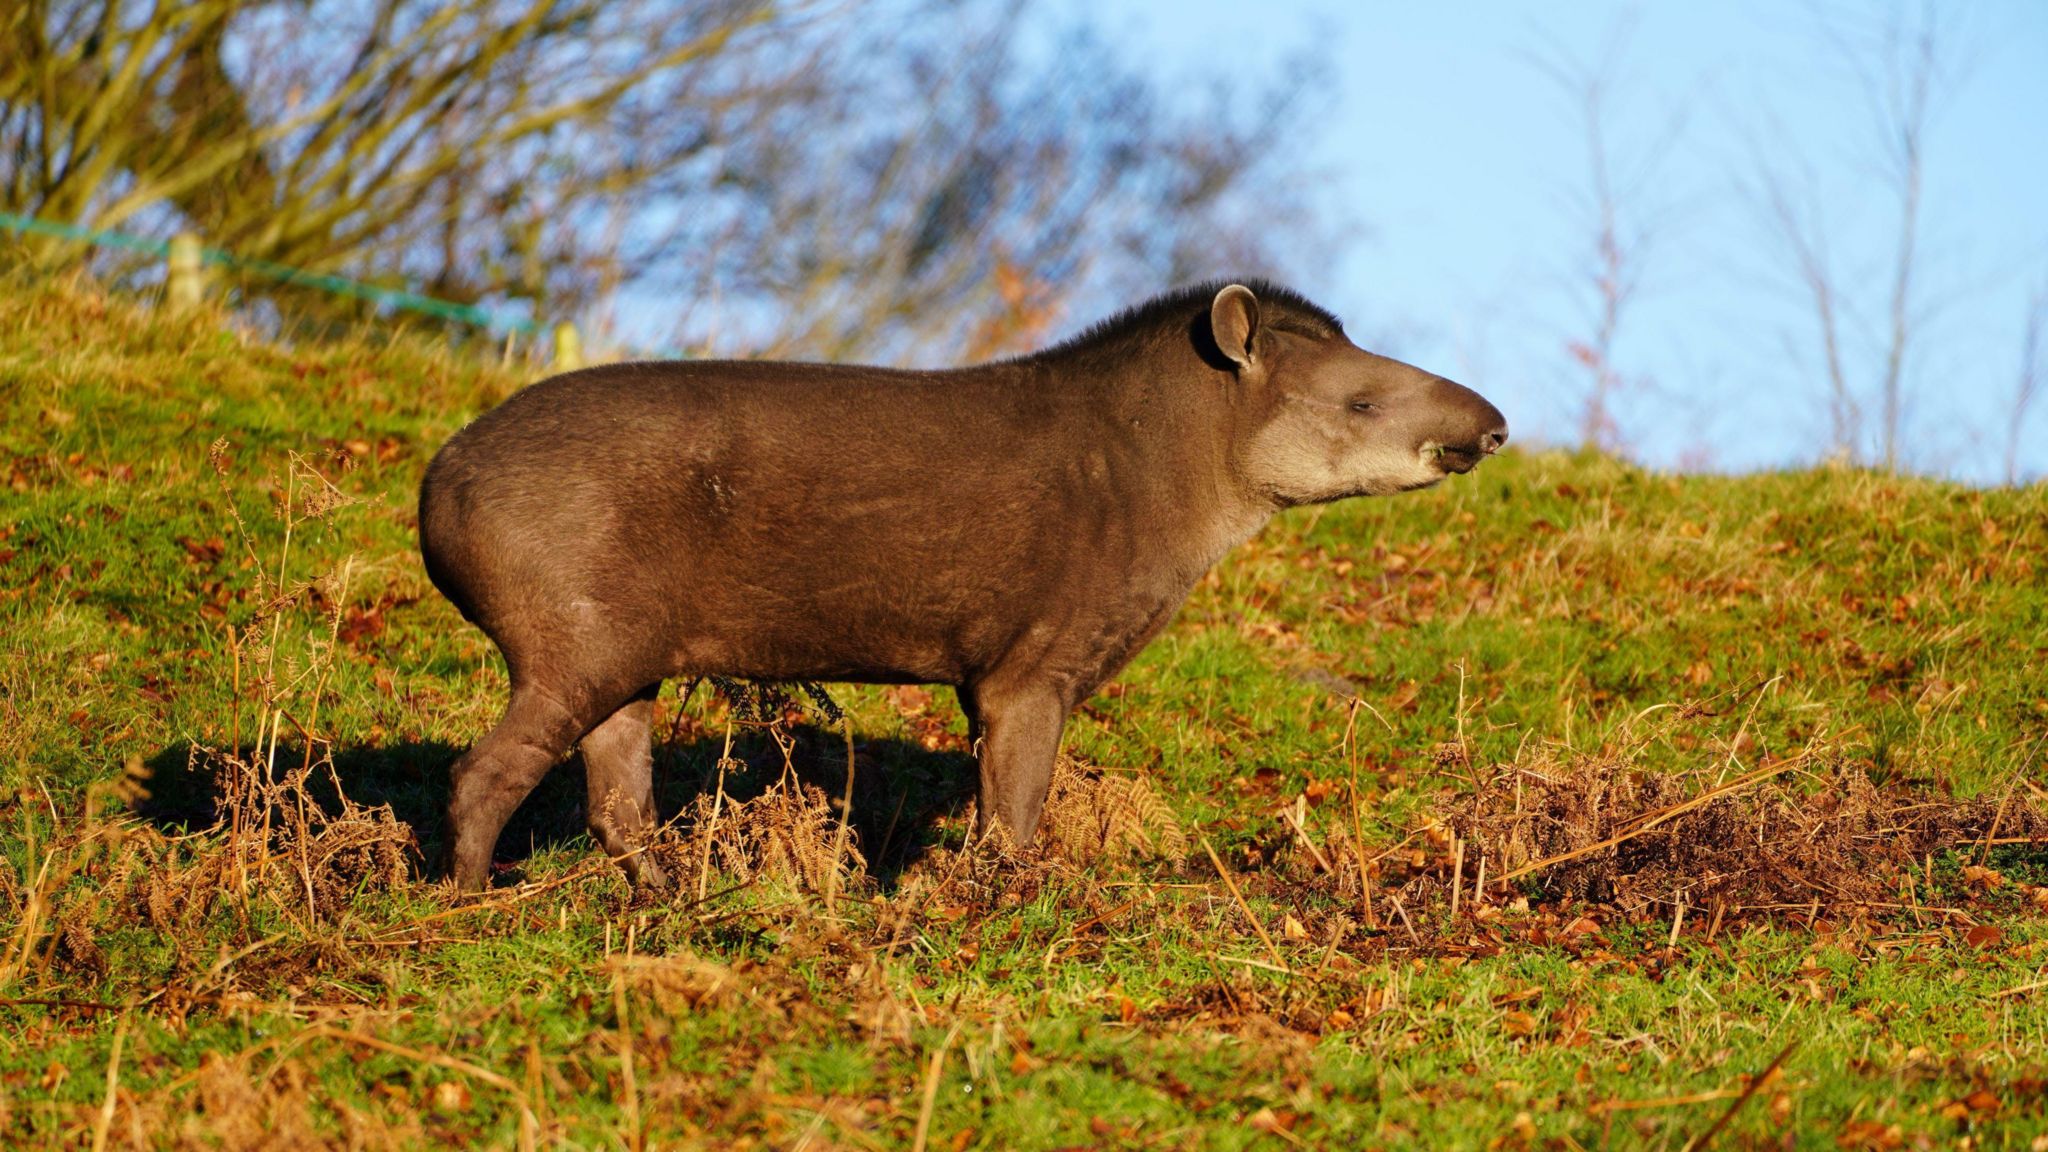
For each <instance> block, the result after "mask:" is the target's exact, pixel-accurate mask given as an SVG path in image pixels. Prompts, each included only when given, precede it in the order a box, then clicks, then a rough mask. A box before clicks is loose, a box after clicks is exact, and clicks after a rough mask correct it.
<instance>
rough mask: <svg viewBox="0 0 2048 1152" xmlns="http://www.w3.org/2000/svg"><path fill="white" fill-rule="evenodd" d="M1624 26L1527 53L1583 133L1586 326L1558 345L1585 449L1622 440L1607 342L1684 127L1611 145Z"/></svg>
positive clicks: (1627, 29) (1653, 233) (1676, 123)
mask: <svg viewBox="0 0 2048 1152" xmlns="http://www.w3.org/2000/svg"><path fill="white" fill-rule="evenodd" d="M1631 31H1632V25H1631V24H1630V22H1628V21H1623V22H1621V23H1619V24H1617V25H1616V26H1615V28H1614V30H1613V31H1612V33H1611V34H1610V35H1609V37H1608V42H1607V45H1606V46H1605V48H1604V49H1603V50H1602V51H1601V53H1600V56H1599V58H1598V59H1597V60H1594V61H1591V62H1588V61H1586V60H1583V59H1580V58H1578V57H1575V56H1573V55H1571V54H1570V53H1568V52H1566V51H1564V50H1562V49H1559V48H1553V49H1551V50H1550V52H1549V53H1548V54H1546V55H1543V56H1539V57H1537V58H1536V64H1537V66H1538V67H1539V68H1541V69H1542V71H1543V72H1544V73H1545V74H1546V75H1547V76H1548V77H1549V78H1550V79H1551V80H1552V81H1553V82H1554V83H1555V84H1556V85H1557V87H1558V90H1559V91H1560V92H1561V93H1562V94H1563V95H1564V97H1565V98H1566V99H1568V100H1569V101H1570V102H1571V104H1572V106H1573V109H1574V111H1575V113H1576V115H1577V117H1578V119H1579V122H1580V130H1581V131H1582V132H1583V134H1584V135H1583V139H1584V144H1585V152H1586V155H1585V161H1586V167H1585V170H1584V172H1583V176H1584V179H1585V185H1584V187H1583V188H1579V189H1576V190H1575V191H1574V192H1573V194H1572V196H1571V209H1572V212H1573V215H1574V216H1575V217H1577V218H1578V221H1579V223H1580V224H1581V226H1582V227H1583V228H1584V229H1585V235H1586V236H1587V237H1588V238H1589V240H1590V243H1589V244H1588V245H1587V247H1586V250H1585V251H1584V252H1583V254H1582V260H1583V263H1581V264H1580V265H1578V268H1577V270H1576V271H1575V278H1574V282H1573V286H1572V294H1573V296H1574V297H1575V298H1576V300H1577V303H1578V304H1579V307H1580V309H1581V311H1582V312H1583V314H1584V325H1585V326H1584V329H1583V330H1582V332H1581V333H1580V334H1579V335H1576V336H1573V337H1570V338H1568V339H1567V341H1566V344H1565V350H1566V352H1567V353H1568V354H1569V355H1570V356H1571V358H1572V361H1573V362H1574V363H1575V364H1576V365H1578V367H1579V368H1580V369H1581V370H1583V372H1584V373H1585V377H1586V380H1585V388H1584V391H1583V394H1582V398H1581V400H1580V404H1579V414H1578V418H1577V423H1578V433H1579V443H1580V444H1581V445H1583V446H1584V447H1587V448H1606V449H1615V448H1619V447H1620V446H1621V439H1622V433H1621V427H1620V424H1619V421H1618V419H1617V417H1616V414H1615V404H1616V399H1617V395H1618V394H1619V393H1620V392H1621V391H1622V389H1623V387H1624V385H1625V383H1626V381H1625V378H1624V376H1623V374H1622V372H1621V370H1620V368H1619V366H1618V365H1617V363H1616V346H1617V344H1618V342H1619V340H1620V338H1621V334H1622V331H1623V327H1624V323H1625V321H1626V320H1627V319H1628V316H1629V314H1630V312H1631V309H1632V307H1633V305H1634V304H1635V302H1636V299H1637V296H1638V293H1639V292H1640V291H1641V289H1642V285H1643V278H1644V275H1645V273H1646V271H1647V269H1648V267H1649V262H1650V259H1651V256H1652V253H1653V250H1654V249H1655V246H1656V242H1657V239H1658V232H1659V229H1660V227H1661V225H1662V223H1663V221H1662V218H1661V209H1660V208H1659V207H1658V206H1656V205H1655V204H1653V203H1652V202H1651V201H1652V197H1653V196H1654V191H1653V185H1654V184H1655V183H1656V182H1657V180H1658V179H1659V177H1660V175H1661V171H1662V168H1663V165H1664V162H1665V160H1666V159H1667V158H1668V156H1669V152H1670V149H1671V147H1672V145H1673V144H1674V143H1675V142H1676V141H1677V140H1678V139H1679V138H1680V136H1681V134H1682V129H1683V126H1684V122H1683V119H1682V117H1679V116H1674V117H1673V118H1672V119H1671V121H1670V122H1669V123H1667V124H1665V125H1663V126H1662V130H1661V131H1660V132H1658V133H1657V134H1656V135H1655V136H1654V137H1652V138H1651V139H1650V141H1649V143H1648V144H1647V145H1643V144H1636V143H1626V144H1617V141H1616V139H1615V130H1614V124H1613V120H1612V115H1613V109H1614V101H1615V98H1616V92H1617V90H1618V89H1619V88H1620V87H1621V84H1622V79H1621V75H1622V64H1623V62H1624V60H1625V58H1626V53H1627V46H1628V41H1629V36H1630V33H1631Z"/></svg>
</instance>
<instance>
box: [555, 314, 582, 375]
mask: <svg viewBox="0 0 2048 1152" xmlns="http://www.w3.org/2000/svg"><path fill="white" fill-rule="evenodd" d="M581 367H583V336H582V335H581V334H580V333H578V332H577V331H576V325H574V324H571V323H569V322H568V321H567V320H564V321H562V322H561V323H560V324H557V325H555V363H554V369H555V371H557V372H574V371H575V370H576V369H578V368H581Z"/></svg>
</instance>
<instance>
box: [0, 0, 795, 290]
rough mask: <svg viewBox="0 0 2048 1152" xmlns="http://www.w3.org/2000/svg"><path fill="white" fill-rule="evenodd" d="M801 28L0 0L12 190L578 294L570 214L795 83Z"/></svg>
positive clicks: (584, 15) (585, 4)
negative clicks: (661, 112)
mask: <svg viewBox="0 0 2048 1152" xmlns="http://www.w3.org/2000/svg"><path fill="white" fill-rule="evenodd" d="M809 18H810V13H809V12H808V11H807V10H806V9H804V8H802V7H798V8H796V9H795V10H791V9H790V8H789V7H787V6H778V5H773V4H769V3H766V2H764V0H729V2H725V3H709V4H690V5H676V4H667V3H660V2H658V0H454V2H449V3H442V2H438V0H374V2H372V3H364V4H357V3H323V2H319V0H313V2H310V3H291V4H278V3H261V2H254V0H188V2H186V3H180V4H159V3H144V2H141V0H57V2H55V3H48V2H38V0H0V29H4V33H0V35H4V37H5V39H6V40H7V42H8V43H9V44H10V45H11V46H12V49H13V50H12V51H10V52H9V53H7V54H5V55H4V56H0V189H4V191H0V197H4V202H5V203H6V205H7V206H8V207H10V208H12V209H13V210H16V211H24V212H30V213H34V214H37V215H41V216H44V217H47V218H52V219H56V220H60V221H65V222H73V223H83V224H91V225H95V226H99V227H130V228H140V229H141V230H144V231H166V230H169V229H170V228H173V227H190V228H196V229H198V230H200V231H202V232H203V233H204V234H205V235H206V236H207V238H208V239H209V240H210V241H211V242H212V243H214V244H217V245H220V246H223V247H226V248H230V249H232V250H234V251H235V252H236V253H238V254H240V255H242V256H245V257H249V258H252V259H258V260H266V261H273V262H277V263H280V264H286V265H291V266H296V267H300V268H306V269H310V270H314V271H329V270H335V271H347V272H349V273H351V274H353V275H356V276H359V277H365V278H389V279H399V280H405V281H411V282H413V283H417V284H420V285H422V286H424V287H426V288H427V289H428V290H430V291H432V292H435V293H437V294H439V295H443V296H449V297H454V298H457V299H465V300H474V299H477V298H481V297H484V296H487V295H520V296H525V297H528V298H531V299H534V300H535V301H536V302H537V303H540V304H547V303H549V302H551V298H552V297H555V296H568V297H570V298H575V297H578V296H581V295H586V294H587V293H588V290H589V283H590V282H591V281H592V280H593V279H594V277H595V274H596V269H594V268H592V267H591V266H590V264H589V263H587V262H586V261H584V260H581V259H578V258H577V255H578V250H579V249H580V248H581V245H580V244H579V243H578V240H579V239H580V237H579V236H578V235H577V232H578V230H577V229H575V228H573V227H562V226H560V225H561V223H562V222H563V221H564V219H565V218H567V219H568V220H570V221H573V220H574V219H575V217H576V216H577V215H578V214H579V213H582V212H587V211H590V210H591V206H593V205H597V204H602V203H603V202H604V201H606V200H607V199H610V198H617V197H620V196H626V195H636V194H644V193H646V192H647V191H648V190H650V189H651V188H653V187H656V186H658V185H659V184H660V183H661V180H662V174H663V173H668V172H673V171H677V170H679V169H683V168H686V167H687V166H688V165H689V164H690V163H691V162H692V161H693V160H695V159H697V158H699V157H701V156H702V155H703V154H704V153H705V152H706V151H707V150H709V149H711V148H713V147H715V146H716V145H717V144H718V143H719V142H720V141H721V140H722V139H724V138H725V137H727V136H728V135H729V134H730V133H731V132H733V131H736V130H738V128H739V127H740V126H741V125H743V124H744V122H745V120H746V118H747V116H748V115H749V114H750V113H751V112H752V111H753V110H754V107H755V106H756V105H757V104H758V103H759V101H760V100H761V98H762V97H763V96H764V94H766V93H768V92H771V91H780V90H781V89H782V87H783V86H784V85H786V84H788V83H790V82H791V80H792V78H791V75H790V72H791V71H794V70H800V68H801V66H802V63H803V61H802V59H801V56H800V55H799V54H796V53H790V52H786V51H783V50H782V49H781V47H780V46H779V44H778V43H777V38H778V37H786V36H788V35H790V34H791V32H792V30H795V29H799V28H800V27H801V26H802V24H803V22H804V21H805V20H806V19H809ZM654 100H659V101H661V102H662V103H663V104H664V105H666V107H667V115H666V117H665V118H661V119H657V118H656V117H654V116H652V115H649V114H648V113H649V112H650V111H651V108H650V105H649V102H650V101H654ZM59 255H62V254H59ZM599 262H600V263H601V261H599Z"/></svg>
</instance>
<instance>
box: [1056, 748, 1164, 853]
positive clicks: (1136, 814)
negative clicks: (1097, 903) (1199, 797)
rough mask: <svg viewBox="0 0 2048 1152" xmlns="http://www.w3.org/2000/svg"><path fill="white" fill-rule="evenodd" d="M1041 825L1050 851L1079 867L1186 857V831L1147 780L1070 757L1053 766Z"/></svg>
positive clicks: (1061, 759)
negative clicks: (1083, 762) (1088, 764)
mask: <svg viewBox="0 0 2048 1152" xmlns="http://www.w3.org/2000/svg"><path fill="white" fill-rule="evenodd" d="M1042 826H1043V827H1044V829H1045V831H1044V832H1043V833H1042V835H1043V836H1044V837H1045V838H1046V840H1047V842H1048V843H1049V845H1050V846H1051V848H1052V850H1053V851H1054V852H1056V853H1057V854H1059V855H1060V856H1062V857H1064V858H1065V859H1066V860H1067V861H1068V862H1069V863H1072V864H1075V865H1077V866H1082V867H1085V866H1087V865H1090V864H1093V863H1095V862H1097V861H1105V862H1111V863H1116V862H1125V861H1137V860H1163V861H1166V862H1167V863H1169V864H1173V865H1175V866H1176V867H1178V866H1179V865H1181V864H1182V863H1184V862H1185V861H1186V860H1187V855H1188V837H1187V832H1186V831H1185V830H1184V829H1182V828H1181V826H1180V820H1179V819H1178V818H1177V817H1175V816H1174V814H1173V809H1172V808H1171V807H1170V806H1168V805H1167V803H1166V801H1165V800H1164V799H1162V798H1161V797H1160V795H1159V793H1157V792H1155V791H1153V789H1152V785H1151V783H1150V782H1149V781H1147V780H1146V779H1145V778H1144V777H1143V776H1134V775H1122V774H1118V773H1111V772H1104V771H1102V770H1100V769H1096V768H1091V767H1089V766H1087V765H1084V764H1082V763H1081V762H1080V761H1078V760H1075V759H1073V758H1072V757H1068V756H1062V757H1060V758H1059V762H1058V763H1057V764H1056V765H1054V767H1053V774H1052V792H1051V794H1050V795H1048V796H1047V797H1046V801H1045V816H1044V820H1043V825H1042Z"/></svg>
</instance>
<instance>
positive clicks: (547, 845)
mask: <svg viewBox="0 0 2048 1152" xmlns="http://www.w3.org/2000/svg"><path fill="white" fill-rule="evenodd" d="M787 731H788V734H789V735H790V737H792V739H793V745H792V747H791V749H790V751H789V755H788V758H787V761H786V762H785V758H784V754H783V751H782V749H781V748H780V747H779V746H778V745H777V744H776V743H775V741H774V740H773V739H771V738H770V737H769V735H768V734H767V733H765V732H762V731H746V732H742V733H739V734H736V735H735V737H734V740H733V747H732V756H733V759H734V760H736V761H738V765H737V766H729V767H728V769H727V772H726V778H725V792H726V795H727V796H729V797H732V798H734V799H738V800H748V799H752V798H754V797H756V796H759V795H761V794H762V793H763V792H765V791H766V790H767V789H768V788H770V787H772V786H773V785H774V784H775V783H776V782H777V781H779V780H780V779H782V777H783V774H784V773H785V772H786V771H794V773H795V775H796V777H797V779H798V780H800V781H802V782H803V783H804V784H807V785H812V786H815V787H817V788H820V789H822V790H823V791H824V792H825V794H826V795H828V796H830V797H833V798H834V800H835V801H836V799H837V798H838V797H839V796H840V795H842V794H843V793H844V791H845V788H846V752H845V748H846V746H845V743H844V738H843V737H842V736H841V735H840V734H839V733H837V732H835V731H832V730H829V729H822V728H817V727H814V726H811V725H797V726H795V727H794V728H791V729H788V730H787ZM724 750H725V741H724V738H723V737H722V736H717V737H713V736H705V737H699V738H696V739H690V740H678V741H673V742H668V743H663V744H660V745H657V746H656V748H655V751H654V756H655V778H654V787H655V803H656V805H657V807H658V808H659V809H660V811H661V814H662V817H663V819H664V820H673V819H675V818H676V816H677V814H678V813H680V812H683V811H684V810H685V809H687V808H688V807H689V806H690V804H691V802H692V801H694V800H695V799H696V798H697V797H698V796H699V795H704V794H708V793H709V792H710V791H711V789H712V788H713V787H714V786H715V785H716V783H717V780H718V762H719V758H720V755H721V754H722V753H723V752H724ZM463 751H464V749H462V748H459V747H456V746H454V745H451V744H447V743H444V742H441V741H438V740H427V741H403V742H399V743H393V744H386V745H381V746H376V747H351V748H337V749H335V750H334V752H333V769H334V770H333V772H332V773H331V774H330V773H329V772H327V771H326V770H325V769H323V768H321V767H319V766H317V765H316V767H315V768H314V771H313V773H312V775H311V776H310V778H309V779H308V780H307V785H306V788H307V792H308V793H309V794H310V795H311V796H312V798H313V799H314V801H315V802H317V803H318V804H320V805H321V806H322V808H323V809H325V810H326V811H327V812H328V813H329V814H330V815H331V814H333V813H335V812H337V811H339V809H340V807H341V802H340V796H339V795H338V794H337V791H336V782H337V781H339V784H340V788H341V789H342V790H344V791H345V792H346V793H347V795H348V798H349V799H350V800H353V801H354V802H356V803H358V804H363V805H368V806H371V807H375V806H377V805H381V804H388V805H390V807H391V810H392V813H393V814H394V815H395V816H396V817H397V818H398V820H399V821H400V822H402V823H404V824H405V825H406V826H407V827H409V828H411V829H412V833H413V838H414V840H415V841H416V842H417V843H418V845H419V848H420V856H421V864H420V870H421V874H422V875H423V877H424V878H426V879H439V878H440V877H441V875H442V874H443V872H442V864H441V861H442V859H443V851H442V850H443V848H444V846H445V843H446V841H445V825H446V818H445V813H446V810H447V806H448V769H449V767H450V766H451V765H452V764H453V763H454V762H455V758H456V757H457V756H459V755H461V753H462V752H463ZM274 763H275V765H276V767H275V768H274V770H273V771H274V773H275V775H276V776H283V775H285V774H286V773H288V772H291V771H293V770H295V769H297V768H299V767H300V766H301V765H303V764H304V763H305V749H304V748H303V747H302V746H300V747H293V746H290V745H285V744H280V745H278V748H277V755H276V759H275V761H274ZM147 767H148V769H149V773H150V776H149V780H148V782H147V787H148V790H149V795H148V797H147V798H146V799H143V800H141V801H139V802H137V803H136V804H135V805H134V812H135V814H136V815H138V816H140V817H142V818H143V819H145V820H148V821H149V822H151V823H152V824H155V825H156V826H158V827H159V828H162V829H164V830H165V831H169V832H193V831H198V830H201V829H205V828H209V827H212V826H213V825H214V824H215V823H216V822H217V821H218V820H219V819H220V818H221V816H222V806H223V800H224V798H223V795H222V792H221V788H220V781H219V779H218V777H217V776H216V774H215V772H214V771H213V770H212V768H211V766H210V765H209V764H208V763H207V761H206V760H205V758H204V757H203V756H195V755H194V754H193V748H192V746H191V745H189V744H174V745H170V746H167V747H165V748H163V749H162V750H161V751H159V752H157V754H156V755H154V756H152V757H151V758H150V759H149V761H148V764H147ZM974 780H975V769H974V760H973V758H972V757H970V756H968V755H967V754H966V753H964V752H949V751H932V750H929V749H926V748H924V747H923V746H921V745H918V744H914V743H911V742H909V741H904V740H896V739H880V740H857V741H856V742H855V746H854V789H853V828H854V835H855V837H856V842H857V843H858V845H859V846H860V848H861V851H862V854H863V855H865V856H866V857H867V860H868V872H869V874H870V875H871V876H873V877H874V878H875V879H876V880H877V881H878V882H879V883H881V884H882V886H883V887H884V888H892V887H894V885H895V883H896V880H897V878H898V877H899V876H900V875H901V873H902V872H903V870H904V869H905V868H907V867H909V866H910V865H911V864H913V863H915V862H916V861H917V860H918V858H919V857H921V856H923V855H924V854H925V853H926V852H927V851H929V850H930V849H931V848H932V847H934V846H936V845H938V844H939V843H941V842H942V841H944V840H945V838H946V837H947V836H948V835H949V826H950V825H957V817H959V816H960V815H961V813H962V811H963V809H964V808H965V807H966V804H967V801H968V799H969V798H970V797H971V796H972V795H973V785H974ZM585 793H586V789H585V784H584V776H583V760H582V757H581V756H580V755H572V756H570V757H569V758H568V759H567V760H565V761H563V762H562V763H561V764H559V765H557V766H556V767H555V769H554V771H552V772H549V773H548V775H547V776H546V777H545V778H544V779H542V781H541V783H540V785H539V786H538V787H536V788H535V789H534V790H533V792H532V794H531V795H529V796H528V797H527V798H526V801H525V802H524V803H522V804H521V805H520V806H519V810H518V811H517V812H515V813H513V815H512V819H511V820H510V821H509V822H508V823H507V824H506V825H505V830H504V832H503V833H502V834H500V836H499V837H498V848H497V853H496V856H497V860H498V863H499V866H500V867H501V869H502V870H504V871H505V872H508V873H516V872H517V871H518V870H519V867H520V865H521V864H523V862H524V861H526V860H527V859H528V858H530V857H532V856H534V855H537V854H540V853H542V852H547V851H551V850H555V849H563V848H579V849H582V850H585V851H590V852H596V851H598V849H597V847H596V846H595V844H594V843H593V842H592V841H591V839H590V837H589V834H588V830H587V828H586V826H585V820H586V815H585ZM957 832H958V830H957V827H955V828H953V830H952V833H951V834H953V835H954V836H955V837H956V838H957Z"/></svg>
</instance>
